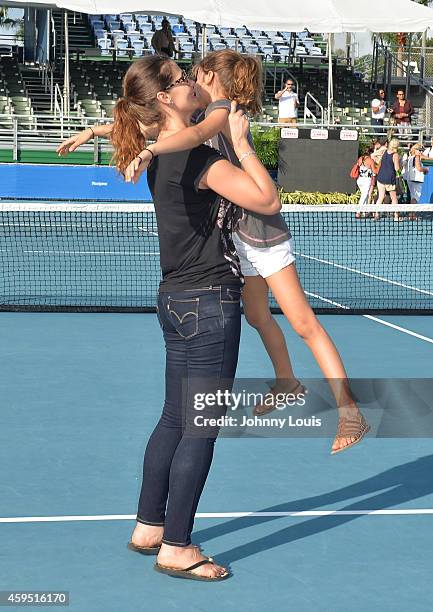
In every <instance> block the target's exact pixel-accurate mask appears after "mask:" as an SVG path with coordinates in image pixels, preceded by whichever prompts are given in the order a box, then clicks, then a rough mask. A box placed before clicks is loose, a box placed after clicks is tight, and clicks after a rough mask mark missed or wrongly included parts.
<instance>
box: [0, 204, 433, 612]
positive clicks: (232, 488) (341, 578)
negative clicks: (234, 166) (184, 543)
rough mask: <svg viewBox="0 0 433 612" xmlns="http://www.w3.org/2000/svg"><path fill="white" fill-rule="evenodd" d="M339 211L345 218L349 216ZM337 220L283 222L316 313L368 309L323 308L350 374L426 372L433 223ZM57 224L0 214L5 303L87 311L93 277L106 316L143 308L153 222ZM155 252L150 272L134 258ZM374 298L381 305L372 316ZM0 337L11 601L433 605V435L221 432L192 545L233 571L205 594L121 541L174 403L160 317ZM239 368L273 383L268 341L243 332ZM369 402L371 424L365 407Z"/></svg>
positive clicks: (77, 323) (88, 605)
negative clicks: (352, 440) (65, 594)
mask: <svg viewBox="0 0 433 612" xmlns="http://www.w3.org/2000/svg"><path fill="white" fill-rule="evenodd" d="M95 214H96V213H95ZM146 214H147V213H146ZM300 214H302V215H303V214H304V213H300ZM317 214H322V213H317ZM325 214H326V215H328V213H325ZM330 214H331V215H332V218H333V219H335V218H334V215H335V214H338V213H330ZM345 214H348V215H349V214H350V219H349V218H347V219H346V220H345V221H344V222H343V223H341V224H340V229H337V230H336V231H335V232H334V233H331V231H329V233H328V234H327V236H328V238H329V239H328V240H324V239H322V238H320V237H319V236H323V233H322V234H320V233H319V229H318V228H319V226H317V225H316V222H315V221H314V222H313V221H311V222H309V221H307V220H306V217H303V219H301V218H299V223H298V222H297V223H293V224H291V227H292V228H293V231H294V234H295V240H296V249H297V252H298V263H299V268H300V271H301V275H303V276H304V277H305V280H306V283H309V284H308V287H307V290H308V292H309V294H310V297H311V300H312V301H313V302H314V303H315V305H317V306H318V305H321V306H322V307H323V305H325V307H326V308H328V307H329V308H335V309H336V310H345V309H349V310H356V303H355V301H354V300H355V298H357V299H358V303H359V306H358V307H359V309H368V308H370V309H371V311H372V313H370V314H368V315H366V316H362V315H350V314H346V315H345V316H341V315H332V314H321V315H320V318H321V321H322V322H323V324H324V326H325V328H326V329H327V330H328V331H329V332H330V334H331V336H332V338H333V339H334V341H335V343H336V344H337V346H338V348H339V349H340V351H341V354H342V357H343V359H344V362H345V364H346V367H347V370H348V373H349V376H350V377H352V378H371V379H375V378H402V379H410V378H414V379H422V378H424V379H427V378H429V377H430V372H431V363H432V355H433V334H432V319H431V316H426V315H425V314H424V315H422V314H421V313H422V312H423V311H426V312H428V311H429V309H430V308H431V304H432V295H433V282H432V280H433V279H432V271H431V270H432V267H431V263H432V250H431V249H432V242H431V231H432V221H431V219H430V218H429V217H428V216H423V217H421V218H420V219H419V220H418V221H407V222H403V223H393V221H392V219H389V218H387V217H386V218H383V219H382V220H381V221H380V222H377V223H374V222H373V221H370V220H368V219H365V220H360V221H359V222H357V223H358V224H360V225H357V226H355V221H354V220H353V215H351V213H345ZM105 218H107V217H105ZM50 219H51V220H50V221H48V220H47V218H44V219H42V217H41V216H40V214H38V215H37V216H36V217H35V216H26V217H25V218H24V217H15V216H13V214H12V212H8V213H6V217H5V216H2V224H3V226H2V227H3V238H2V243H1V245H0V248H1V257H0V259H1V261H2V270H1V272H2V277H3V288H2V298H4V296H6V298H7V299H4V300H3V301H4V302H11V301H12V302H14V301H15V304H12V305H15V306H16V307H24V309H25V307H26V306H27V307H29V308H32V309H34V308H37V307H39V308H48V309H49V308H50V307H51V306H53V305H54V304H55V303H60V306H64V307H66V308H68V307H72V306H74V307H75V308H77V309H80V308H82V307H83V308H84V307H86V306H87V307H90V308H92V303H91V302H92V299H94V298H95V296H94V297H93V298H91V292H90V290H89V288H88V285H87V284H86V285H83V284H82V278H83V277H84V276H88V277H89V279H90V284H91V285H92V284H93V290H94V289H95V287H96V288H97V290H98V291H97V292H96V299H97V301H98V304H99V306H101V304H102V306H107V307H110V303H111V302H113V301H114V304H113V305H114V307H115V308H130V307H134V308H135V307H139V308H141V309H143V308H147V307H149V308H150V307H151V303H152V299H153V296H154V291H155V287H156V284H157V272H156V271H155V270H156V268H155V267H154V264H155V265H156V264H157V254H156V255H150V253H157V250H156V247H157V244H156V243H155V237H154V236H153V237H152V234H149V232H152V231H154V230H153V229H152V227H153V225H152V226H150V225H149V226H148V225H146V226H145V225H143V224H142V222H141V221H140V223H136V221H138V218H136V217H134V221H133V223H134V225H133V228H135V229H133V230H132V238H131V229H130V227H129V226H130V224H124V225H120V226H119V223H118V221H116V223H115V228H116V227H117V230H119V227H120V228H122V227H124V228H125V232H124V233H122V231H120V232H119V231H117V238H116V231H112V230H111V227H112V225H113V223H112V219H110V223H109V228H108V226H106V227H105V228H104V231H102V232H101V231H99V230H98V229H97V228H96V227H95V222H94V221H93V219H92V220H91V221H90V223H89V222H88V221H86V224H85V226H84V225H83V224H82V223H81V222H80V223H79V224H78V226H79V231H78V232H77V231H76V229H77V228H75V229H74V230H72V231H70V229H71V225H73V222H72V221H71V219H67V218H66V217H64V216H61V217H52V214H51V215H50ZM53 219H54V225H53ZM324 219H325V218H323V220H322V222H321V223H322V225H321V227H322V229H323V227H324V226H323V221H324ZM65 220H66V225H67V226H68V227H65ZM301 221H303V223H301ZM329 221H331V219H329ZM329 221H327V223H329ZM289 222H290V221H289ZM5 223H6V224H8V225H7V226H5V225H4V224H5ZM42 223H44V224H45V225H44V226H43V225H42ZM334 223H335V221H334ZM11 224H14V225H11ZM16 224H18V225H19V227H18V230H19V241H18V247H17V246H16V247H15V249H16V250H15V251H14V253H13V257H12V256H11V250H10V246H11V244H12V238H10V240H11V242H10V243H8V240H9V237H11V236H12V234H14V236H13V238H14V243H15V245H16V244H17V239H16V238H17V234H16V228H17V225H16ZM59 224H60V225H59ZM75 224H76V225H77V223H76V221H75ZM126 225H128V228H126ZM60 226H63V227H62V229H61V228H60ZM13 227H14V228H15V229H14V230H13V231H12V228H13ZM43 227H44V229H42V228H43ZM91 227H93V228H94V229H93V231H92V230H91ZM143 227H144V228H145V229H146V233H147V234H148V237H147V238H146V239H145V240H143V238H142V236H143V229H141V230H140V229H139V228H143ZM334 227H335V226H334ZM7 228H8V229H7ZM35 228H36V229H37V232H35V231H34V230H35ZM298 228H301V229H302V230H303V231H302V233H301V232H300V231H299V229H298ZM353 228H354V229H353ZM134 231H135V232H136V233H135V234H134ZM140 232H141V233H140ZM297 233H298V234H299V236H297V235H296V234H297ZM78 235H80V236H81V239H80V240H79V242H78V243H77V242H76V237H77V236H78ZM134 235H135V238H134V237H133V236H134ZM119 236H120V238H119ZM140 236H141V240H140ZM354 236H355V237H356V236H359V237H358V238H356V240H355V238H354ZM380 236H381V238H380ZM5 237H6V239H5ZM41 238H42V240H41ZM148 238H149V239H148ZM402 241H405V243H404V244H405V248H404V249H402V248H401V246H402ZM144 243H145V247H144V249H143V244H144ZM375 245H376V246H375ZM17 249H20V251H19V252H18V250H17ZM122 249H127V253H126V251H125V250H123V251H122ZM90 251H91V252H90ZM121 252H123V253H126V255H121ZM131 252H132V253H136V258H134V257H133V258H132V259H131ZM23 253H24V254H23ZM143 253H147V254H148V256H149V259H148V262H150V264H149V266H147V268H146V270H144V269H143V266H142V265H141V268H140V267H139V264H140V263H141V264H142V262H143ZM125 257H127V259H125ZM8 258H9V259H8ZM26 258H27V259H26ZM128 258H129V259H128ZM320 260H322V261H320ZM391 260H392V261H393V262H394V263H393V265H392V266H391V264H390V261H391ZM13 261H15V262H16V261H18V264H12V262H13ZM53 261H54V262H55V264H56V265H54V266H53V265H52V264H53ZM128 261H129V262H130V263H129V265H128V263H127V262H128ZM131 261H132V263H131ZM107 262H109V263H110V266H108V265H107ZM311 262H313V263H311ZM420 262H421V263H420ZM113 264H114V271H113ZM396 264H397V265H396ZM13 266H15V268H13ZM371 266H374V267H373V268H372V267H371ZM50 268H51V269H52V270H54V276H50V274H49V272H48V270H49V269H50ZM109 268H110V269H112V272H111V273H109V271H108V270H109ZM150 269H151V270H153V272H152V271H151V272H149V270H150ZM56 270H57V275H56ZM59 270H61V272H59ZM12 271H14V272H13V273H12ZM29 271H30V273H29ZM97 271H99V272H97ZM36 272H37V273H38V275H37V276H36ZM101 272H102V275H101ZM26 275H28V276H26ZM30 278H32V279H33V281H31V280H29V279H30ZM59 279H60V280H61V281H62V282H60V283H59ZM119 279H123V280H119ZM125 279H126V280H125ZM12 280H13V282H12ZM92 281H93V282H92ZM14 283H15V285H14ZM97 283H98V284H97ZM143 286H146V287H147V291H146V292H145V293H143V291H142V287H143ZM132 288H134V291H132ZM143 296H144V297H143ZM11 298H14V299H13V300H11ZM381 301H382V302H381ZM72 302H75V304H73V303H72ZM380 303H382V304H384V309H385V310H386V309H389V311H390V312H389V314H382V313H378V312H375V311H376V310H380ZM392 307H394V308H395V309H397V310H401V311H404V310H411V309H415V308H418V310H419V314H417V315H406V314H394V313H393V312H392ZM5 308H7V305H5ZM277 317H278V322H279V323H280V325H281V326H282V328H283V330H284V333H285V336H286V339H287V343H288V346H289V350H290V354H291V357H292V361H293V364H294V368H295V372H296V375H297V376H298V377H299V378H301V379H308V378H315V377H319V378H320V371H319V369H318V366H317V364H316V363H315V361H314V360H313V358H312V356H311V354H310V353H309V351H308V349H307V348H306V346H305V345H304V343H303V342H302V341H301V340H300V339H299V338H298V337H297V336H296V335H295V334H294V332H293V331H292V330H291V329H290V328H289V326H288V324H287V323H286V321H285V319H284V318H283V317H282V316H281V315H277ZM0 330H1V338H2V349H1V353H2V368H1V370H0V382H1V389H2V398H1V399H2V408H3V410H2V415H3V419H2V428H1V430H0V432H1V433H0V436H1V444H0V453H1V465H2V466H3V467H4V469H3V477H2V479H1V509H0V516H1V518H0V523H1V524H0V529H1V534H2V547H1V550H0V564H1V571H0V590H1V589H11V588H13V589H17V590H19V589H25V590H28V589H29V588H30V589H34V590H65V591H69V592H70V609H71V610H77V611H80V612H81V611H88V610H89V611H92V612H93V611H102V610H104V611H112V610H113V611H117V610H120V609H126V610H136V609H155V610H171V609H179V610H181V609H182V610H184V609H191V610H203V611H204V610H221V609H223V610H237V609H239V608H240V607H248V608H249V609H252V610H263V609H265V608H268V607H273V608H274V609H276V610H285V609H288V608H289V607H293V608H294V609H297V610H301V611H306V612H307V611H308V612H310V611H312V610H314V611H316V610H318V611H322V610H323V611H325V610H329V609H331V608H332V609H334V610H338V611H339V610H341V611H342V610H346V609H348V608H350V609H352V610H359V611H365V610H381V611H382V610H405V609H407V608H409V607H410V609H412V610H417V611H424V610H426V611H427V610H430V609H431V600H432V597H433V589H432V587H431V580H430V571H429V570H430V567H429V565H430V563H429V562H430V557H431V548H432V544H433V541H432V540H433V537H432V535H431V534H432V530H431V521H432V518H433V517H432V515H433V486H432V485H431V472H432V468H433V454H432V452H431V441H430V439H429V438H422V437H418V438H403V437H400V438H383V437H381V438H375V437H373V436H370V437H368V438H367V439H366V440H365V441H363V442H362V443H361V444H360V445H359V446H356V447H355V448H353V449H351V450H350V451H348V452H347V453H342V454H341V455H337V456H331V455H330V446H331V442H332V441H331V439H325V438H317V439H306V438H299V439H297V438H294V437H292V438H287V439H275V438H272V439H257V438H256V439H253V438H250V439H228V438H220V439H219V440H218V442H217V447H216V453H215V458H214V463H213V465H212V469H211V473H210V476H209V480H208V483H207V486H206V488H205V492H204V495H203V497H202V499H201V503H200V506H199V514H198V516H197V518H196V527H195V531H194V534H193V536H194V539H193V541H194V542H195V543H199V544H200V545H201V546H202V547H203V549H204V551H205V553H207V554H211V555H212V556H214V557H215V558H216V560H217V561H219V562H221V563H223V564H229V565H230V567H231V569H232V571H233V577H232V578H231V579H230V580H228V581H226V582H223V583H221V584H219V585H212V586H211V585H208V584H198V583H194V582H188V581H183V582H181V581H179V580H174V579H169V578H167V577H165V576H161V575H159V574H157V573H156V572H154V571H153V569H152V565H153V562H154V560H153V559H152V558H151V557H149V558H145V557H142V556H140V555H135V554H133V553H131V552H130V551H128V550H127V548H126V544H127V542H128V540H129V537H130V533H131V530H132V528H133V525H134V516H135V512H136V503H137V497H138V493H139V486H140V483H141V467H142V456H143V450H144V446H145V444H146V441H147V438H148V436H149V434H150V432H151V431H152V429H153V427H154V425H155V423H156V421H157V419H158V417H159V413H160V410H161V406H162V402H163V390H164V386H163V380H164V362H163V359H164V348H163V344H162V335H161V332H160V329H159V326H158V322H157V318H156V315H155V314H153V313H145V314H144V313H136V312H115V313H113V312H92V313H82V312H50V313H48V312H1V313H0ZM237 375H238V377H239V378H266V377H272V367H271V364H270V362H269V361H268V359H267V356H266V354H265V351H264V348H263V346H262V344H261V342H260V340H259V337H258V335H257V334H256V332H255V331H254V330H253V329H251V328H250V327H249V326H248V325H247V324H246V322H245V321H243V328H242V341H241V352H240V359H239V366H238V372H237ZM363 409H365V413H366V415H368V410H369V408H368V406H366V407H363ZM28 607H29V609H33V608H32V607H30V606H28Z"/></svg>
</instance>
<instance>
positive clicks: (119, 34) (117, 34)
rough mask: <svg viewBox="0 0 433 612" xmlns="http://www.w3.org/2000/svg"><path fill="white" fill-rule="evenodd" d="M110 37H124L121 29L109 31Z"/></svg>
mask: <svg viewBox="0 0 433 612" xmlns="http://www.w3.org/2000/svg"><path fill="white" fill-rule="evenodd" d="M111 37H112V39H113V41H116V40H122V39H124V38H125V32H124V31H123V30H114V31H113V32H111Z"/></svg>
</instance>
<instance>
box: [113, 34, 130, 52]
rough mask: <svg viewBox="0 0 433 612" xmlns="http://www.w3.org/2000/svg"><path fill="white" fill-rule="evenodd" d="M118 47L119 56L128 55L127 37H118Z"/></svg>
mask: <svg viewBox="0 0 433 612" xmlns="http://www.w3.org/2000/svg"><path fill="white" fill-rule="evenodd" d="M116 48H117V55H119V56H122V55H123V56H124V55H128V51H127V50H128V48H129V44H128V41H127V40H126V39H125V38H117V39H116Z"/></svg>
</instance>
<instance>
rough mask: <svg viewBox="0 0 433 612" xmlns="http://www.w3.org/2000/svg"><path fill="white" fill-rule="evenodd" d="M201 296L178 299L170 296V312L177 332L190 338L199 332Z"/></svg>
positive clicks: (185, 337)
mask: <svg viewBox="0 0 433 612" xmlns="http://www.w3.org/2000/svg"><path fill="white" fill-rule="evenodd" d="M199 302H200V298H190V299H185V300H177V299H174V298H171V297H169V298H168V312H169V315H170V319H171V322H172V323H173V326H174V327H175V329H176V331H177V333H178V334H179V335H180V336H181V337H182V338H184V339H185V340H188V339H189V338H192V337H193V336H195V335H197V334H198V308H199Z"/></svg>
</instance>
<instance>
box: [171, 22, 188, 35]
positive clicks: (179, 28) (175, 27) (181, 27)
mask: <svg viewBox="0 0 433 612" xmlns="http://www.w3.org/2000/svg"><path fill="white" fill-rule="evenodd" d="M171 29H172V30H173V34H179V33H180V32H185V26H184V25H183V24H182V23H176V24H174V25H173V26H172V27H171Z"/></svg>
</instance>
